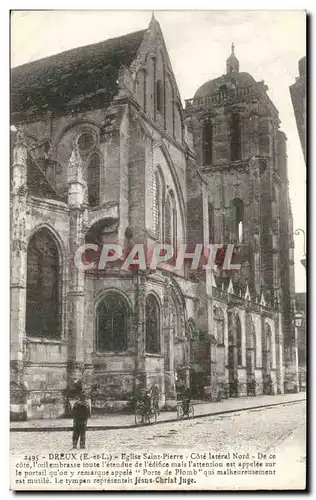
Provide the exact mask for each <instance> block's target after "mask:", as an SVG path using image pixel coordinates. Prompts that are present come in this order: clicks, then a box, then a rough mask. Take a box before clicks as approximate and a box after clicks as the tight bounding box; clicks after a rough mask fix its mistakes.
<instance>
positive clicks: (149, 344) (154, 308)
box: [146, 294, 160, 354]
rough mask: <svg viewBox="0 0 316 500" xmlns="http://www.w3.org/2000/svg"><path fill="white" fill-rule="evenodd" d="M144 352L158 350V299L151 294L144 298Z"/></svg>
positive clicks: (152, 352)
mask: <svg viewBox="0 0 316 500" xmlns="http://www.w3.org/2000/svg"><path fill="white" fill-rule="evenodd" d="M146 352H147V353H150V354H158V353H159V352H160V314H159V305H158V300H157V299H156V297H155V296H154V295H152V294H150V295H148V296H147V298H146Z"/></svg>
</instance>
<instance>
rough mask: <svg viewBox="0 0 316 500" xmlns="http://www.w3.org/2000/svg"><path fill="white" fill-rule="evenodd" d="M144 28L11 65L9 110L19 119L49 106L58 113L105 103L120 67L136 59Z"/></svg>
mask: <svg viewBox="0 0 316 500" xmlns="http://www.w3.org/2000/svg"><path fill="white" fill-rule="evenodd" d="M145 32H146V30H141V31H136V32H134V33H129V34H127V35H124V36H120V37H118V38H112V39H109V40H106V41H104V42H100V43H96V44H93V45H87V46H85V47H79V48H76V49H72V50H68V51H66V52H62V53H61V54H57V55H54V56H50V57H46V58H44V59H40V60H38V61H34V62H31V63H28V64H24V65H22V66H18V67H16V68H13V69H12V71H11V113H14V114H15V117H16V120H19V119H24V118H26V117H27V116H30V115H32V114H34V113H36V114H40V113H45V112H46V111H47V110H48V109H50V110H52V111H53V110H55V111H56V112H57V113H58V112H63V111H65V110H66V109H74V108H75V109H76V111H79V110H80V109H83V108H84V109H97V108H100V107H104V106H105V105H106V104H107V103H109V102H110V101H111V100H112V99H113V97H114V96H115V94H116V93H117V91H118V85H117V80H118V76H119V69H120V67H121V66H126V67H129V65H130V64H131V63H132V61H133V60H134V59H135V57H136V54H137V51H138V48H139V46H140V44H141V42H142V40H143V37H144V34H145ZM15 117H14V116H13V121H14V118H15Z"/></svg>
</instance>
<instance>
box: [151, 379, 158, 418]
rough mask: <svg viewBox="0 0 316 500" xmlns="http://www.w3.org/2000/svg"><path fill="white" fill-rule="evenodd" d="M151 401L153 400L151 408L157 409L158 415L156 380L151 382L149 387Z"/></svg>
mask: <svg viewBox="0 0 316 500" xmlns="http://www.w3.org/2000/svg"><path fill="white" fill-rule="evenodd" d="M149 392H150V395H151V398H152V401H153V408H154V410H157V414H158V415H159V413H160V410H159V389H158V387H157V384H156V382H153V383H152V385H151V387H150V389H149Z"/></svg>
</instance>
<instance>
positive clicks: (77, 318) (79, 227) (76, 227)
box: [67, 150, 87, 387]
mask: <svg viewBox="0 0 316 500" xmlns="http://www.w3.org/2000/svg"><path fill="white" fill-rule="evenodd" d="M86 195H87V185H86V181H85V179H84V176H83V168H82V163H81V158H80V155H79V152H78V151H77V150H74V151H73V153H72V155H71V158H70V161H69V166H68V206H69V213H70V215H69V217H70V230H69V287H68V295H67V301H68V308H67V311H68V384H69V385H70V387H72V386H73V384H74V382H76V381H78V380H81V381H82V380H83V373H84V302H85V271H84V270H83V269H80V268H79V267H78V264H77V262H76V259H75V255H76V251H77V249H78V248H79V247H80V246H81V245H83V244H84V241H85V234H84V233H85V218H86Z"/></svg>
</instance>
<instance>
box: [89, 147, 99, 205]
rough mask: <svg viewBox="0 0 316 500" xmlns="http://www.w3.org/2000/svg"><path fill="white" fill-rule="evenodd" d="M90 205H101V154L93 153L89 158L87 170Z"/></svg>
mask: <svg viewBox="0 0 316 500" xmlns="http://www.w3.org/2000/svg"><path fill="white" fill-rule="evenodd" d="M87 183H88V200H89V205H90V206H92V207H96V206H98V205H100V156H99V155H98V154H97V153H93V154H92V155H91V156H90V158H89V160H88V170H87Z"/></svg>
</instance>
